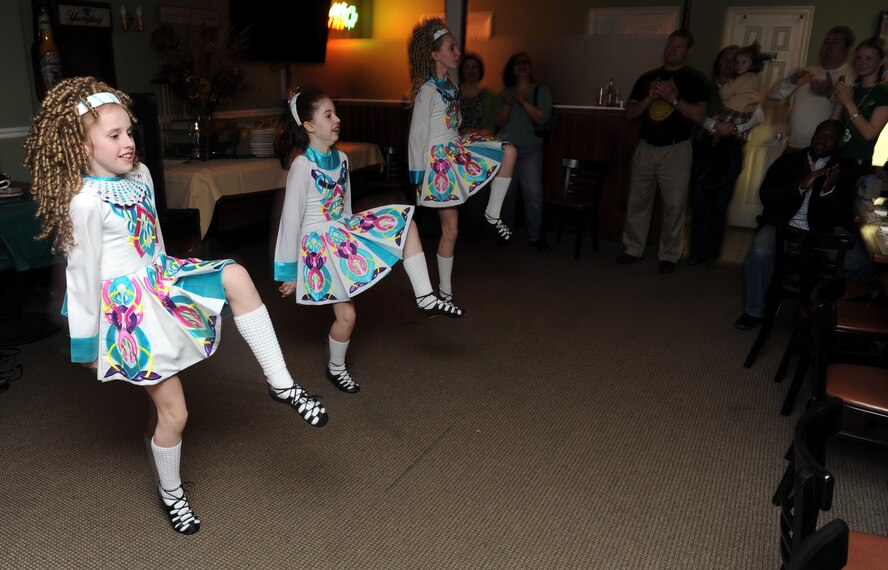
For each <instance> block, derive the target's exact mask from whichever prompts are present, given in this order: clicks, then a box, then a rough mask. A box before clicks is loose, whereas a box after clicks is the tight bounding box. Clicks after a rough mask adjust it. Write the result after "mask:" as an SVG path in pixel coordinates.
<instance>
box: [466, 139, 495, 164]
mask: <svg viewBox="0 0 888 570" xmlns="http://www.w3.org/2000/svg"><path fill="white" fill-rule="evenodd" d="M466 146H467V147H469V150H470V151H471V153H472V154H480V155H481V156H484V157H486V158H489V159H491V160H495V161H497V162H499V163H500V164H502V162H503V154H505V153H504V152H503V149H502V147H500V148H499V149H496V148H488V147H484V146H480V145H479V146H474V145H472V143H469V144H467V145H466Z"/></svg>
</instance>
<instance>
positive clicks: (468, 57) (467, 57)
mask: <svg viewBox="0 0 888 570" xmlns="http://www.w3.org/2000/svg"><path fill="white" fill-rule="evenodd" d="M467 61H474V62H475V63H477V64H478V81H481V80H482V79H484V62H483V61H481V56H480V55H478V54H477V53H472V52H467V53H464V54H463V56H462V57H461V58H460V60H459V70H458V73H459V82H460V83H464V82H465V80H466V76H465V74H464V73H463V67H464V66H465V64H466V62H467Z"/></svg>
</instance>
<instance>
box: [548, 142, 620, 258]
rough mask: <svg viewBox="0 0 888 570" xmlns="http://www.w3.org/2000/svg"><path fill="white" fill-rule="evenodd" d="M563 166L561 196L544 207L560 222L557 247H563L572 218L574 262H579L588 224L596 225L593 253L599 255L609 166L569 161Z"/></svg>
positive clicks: (587, 161) (565, 161) (595, 162)
mask: <svg viewBox="0 0 888 570" xmlns="http://www.w3.org/2000/svg"><path fill="white" fill-rule="evenodd" d="M561 166H562V167H564V185H563V186H562V188H561V195H560V196H558V197H554V198H546V199H545V200H544V201H543V205H544V208H545V210H546V211H547V212H553V213H554V215H555V216H556V218H557V223H558V226H557V228H558V229H557V234H556V238H555V243H561V233H562V231H563V230H564V216H565V214H567V215H570V216H572V218H573V223H574V225H575V229H576V235H577V237H576V245H575V246H574V259H579V258H580V246H581V245H582V243H583V228H584V226H585V224H586V221H587V220H588V221H589V222H591V225H592V249H593V251H595V252H596V253H598V202H599V194H601V191H602V189H603V188H604V179H605V177H606V176H607V169H608V164H607V162H602V161H594V160H579V159H575V158H565V159H563V160H562V161H561Z"/></svg>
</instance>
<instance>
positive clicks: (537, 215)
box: [496, 52, 552, 252]
mask: <svg viewBox="0 0 888 570" xmlns="http://www.w3.org/2000/svg"><path fill="white" fill-rule="evenodd" d="M530 69H531V68H530V56H528V55H527V53H525V52H519V53H516V54H515V55H513V56H512V57H510V58H509V61H508V62H507V63H506V67H505V68H504V69H503V85H504V86H505V87H504V88H503V90H502V91H500V92H499V94H498V95H497V96H496V124H497V126H499V127H500V130H499V136H500V138H502V139H503V140H504V141H509V142H510V143H512V144H513V145H515V148H517V149H518V159H517V160H516V162H515V174H514V175H513V177H512V184H511V185H510V186H509V191H508V193H507V194H506V200H505V202H504V203H503V212H502V217H503V220H504V221H505V223H506V225H508V226H510V227H511V226H513V225H514V224H513V222H514V218H515V195H516V193H517V191H518V188H519V187H520V188H521V195H522V197H523V199H524V214H525V220H526V222H527V238H528V240H529V241H530V245H532V246H534V247H536V248H537V250H538V251H541V252H543V251H549V250H550V249H551V248H550V247H549V244H547V243H546V241H545V240H544V239H543V236H542V229H543V228H542V226H543V139H541V138H540V137H538V136H537V135H536V133H535V132H534V125H542V124H543V123H545V122H546V121H547V120H549V115H551V114H552V94H551V93H550V92H549V88H548V87H546V86H545V85H541V84H539V83H535V82H534V80H533V75H532V74H531V71H530Z"/></svg>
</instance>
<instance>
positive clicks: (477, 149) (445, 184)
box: [407, 19, 516, 301]
mask: <svg viewBox="0 0 888 570" xmlns="http://www.w3.org/2000/svg"><path fill="white" fill-rule="evenodd" d="M408 55H409V60H410V61H409V63H410V80H411V81H412V86H411V96H412V98H413V117H412V119H411V122H410V140H409V145H408V157H407V158H408V163H409V168H410V179H411V182H413V183H414V184H418V187H417V194H416V203H417V204H418V205H420V206H427V207H429V208H438V217H439V218H440V220H441V239H440V240H439V241H438V278H439V285H438V293H439V295H440V296H441V298H442V299H444V300H447V301H452V300H453V286H452V284H451V272H452V270H453V250H454V247H455V246H456V237H457V226H458V222H459V218H458V213H457V209H456V206H459V205H460V204H462V203H463V202H465V201H466V200H468V199H469V197H470V196H471V195H473V194H474V193H476V192H477V191H479V190H480V189H481V188H483V187H484V186H485V185H487V184H488V183H491V182H492V183H491V187H490V199H489V200H488V202H487V208H486V210H485V211H484V218H485V219H486V220H487V222H489V223H490V224H491V225H493V227H494V228H495V229H496V231H497V233H498V234H499V236H500V237H501V238H502V239H504V240H508V239H509V238H510V237H511V236H512V231H511V230H510V229H509V227H508V226H507V225H506V224H505V223H503V221H502V220H501V219H500V210H501V208H502V205H503V199H504V198H505V197H506V192H507V191H508V190H509V183H510V182H511V181H512V169H513V167H514V165H515V157H516V151H515V148H514V147H513V146H512V145H508V144H506V143H503V142H501V141H497V140H493V139H490V138H487V137H484V136H481V135H479V134H476V133H470V134H466V135H464V136H462V137H461V136H460V135H459V124H460V120H461V117H460V112H459V89H458V88H457V87H456V86H455V85H454V84H453V83H451V81H450V79H449V77H448V73H449V72H451V71H454V70H456V69H457V67H458V66H459V56H460V52H459V47H457V45H456V39H455V38H454V37H453V34H451V33H450V30H448V29H447V27H446V26H445V25H444V22H442V21H441V20H437V19H430V20H427V21H426V22H424V23H423V24H420V25H419V26H417V27H416V28H415V29H414V30H413V36H412V38H411V39H410V46H409V48H408Z"/></svg>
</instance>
